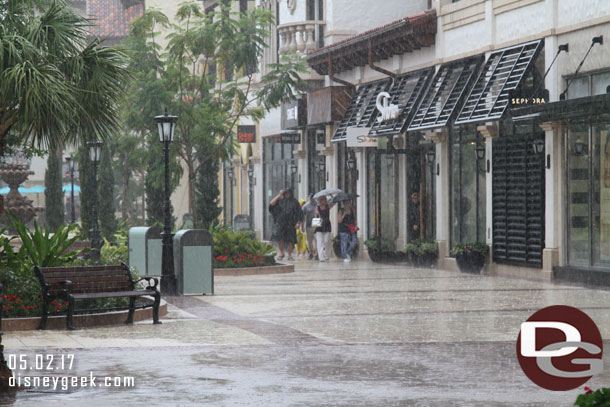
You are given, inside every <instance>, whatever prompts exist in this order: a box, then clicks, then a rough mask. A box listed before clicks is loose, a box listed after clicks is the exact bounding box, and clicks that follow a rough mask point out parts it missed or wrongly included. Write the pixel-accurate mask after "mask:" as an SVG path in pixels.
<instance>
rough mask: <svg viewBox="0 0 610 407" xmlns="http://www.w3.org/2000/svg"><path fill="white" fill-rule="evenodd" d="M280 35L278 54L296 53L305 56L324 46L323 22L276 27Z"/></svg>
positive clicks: (306, 22) (305, 22) (307, 22)
mask: <svg viewBox="0 0 610 407" xmlns="http://www.w3.org/2000/svg"><path fill="white" fill-rule="evenodd" d="M277 30H278V33H279V35H280V47H279V51H280V54H282V55H283V54H287V53H290V52H294V51H298V52H300V53H301V54H307V53H309V52H312V51H315V50H317V49H318V48H320V47H322V46H323V45H324V21H301V22H298V23H287V24H281V25H278V27H277Z"/></svg>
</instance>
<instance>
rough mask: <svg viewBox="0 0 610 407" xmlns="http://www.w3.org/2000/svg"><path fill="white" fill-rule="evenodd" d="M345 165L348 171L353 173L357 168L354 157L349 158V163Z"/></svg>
mask: <svg viewBox="0 0 610 407" xmlns="http://www.w3.org/2000/svg"><path fill="white" fill-rule="evenodd" d="M345 164H346V165H347V169H348V170H350V171H352V170H353V169H354V168H356V160H355V159H354V158H352V157H349V158H348V159H347V161H346V162H345Z"/></svg>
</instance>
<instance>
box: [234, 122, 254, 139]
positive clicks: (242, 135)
mask: <svg viewBox="0 0 610 407" xmlns="http://www.w3.org/2000/svg"><path fill="white" fill-rule="evenodd" d="M237 141H238V142H240V143H256V126H253V125H247V126H237Z"/></svg>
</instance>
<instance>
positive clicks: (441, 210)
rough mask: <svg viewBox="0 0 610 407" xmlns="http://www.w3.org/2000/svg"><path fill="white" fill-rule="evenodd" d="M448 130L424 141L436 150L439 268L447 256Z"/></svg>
mask: <svg viewBox="0 0 610 407" xmlns="http://www.w3.org/2000/svg"><path fill="white" fill-rule="evenodd" d="M448 134H449V132H448V129H447V128H446V127H443V128H441V129H437V130H434V131H432V132H429V133H428V134H426V139H427V140H430V141H433V142H434V143H435V148H436V151H435V153H436V155H435V156H436V159H435V163H434V169H433V174H434V176H435V177H436V180H435V181H436V182H435V188H436V191H435V195H436V240H437V241H438V249H439V253H438V257H439V260H440V262H439V266H441V267H444V266H443V259H444V258H446V257H448V256H449V144H448Z"/></svg>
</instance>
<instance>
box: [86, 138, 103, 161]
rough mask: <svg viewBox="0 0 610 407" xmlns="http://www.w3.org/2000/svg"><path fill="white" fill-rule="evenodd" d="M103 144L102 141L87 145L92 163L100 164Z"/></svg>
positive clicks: (91, 142)
mask: <svg viewBox="0 0 610 407" xmlns="http://www.w3.org/2000/svg"><path fill="white" fill-rule="evenodd" d="M103 144H104V143H102V142H101V141H90V142H88V143H87V147H89V159H90V160H91V162H92V163H95V164H97V163H99V162H100V158H101V157H102V145H103Z"/></svg>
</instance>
